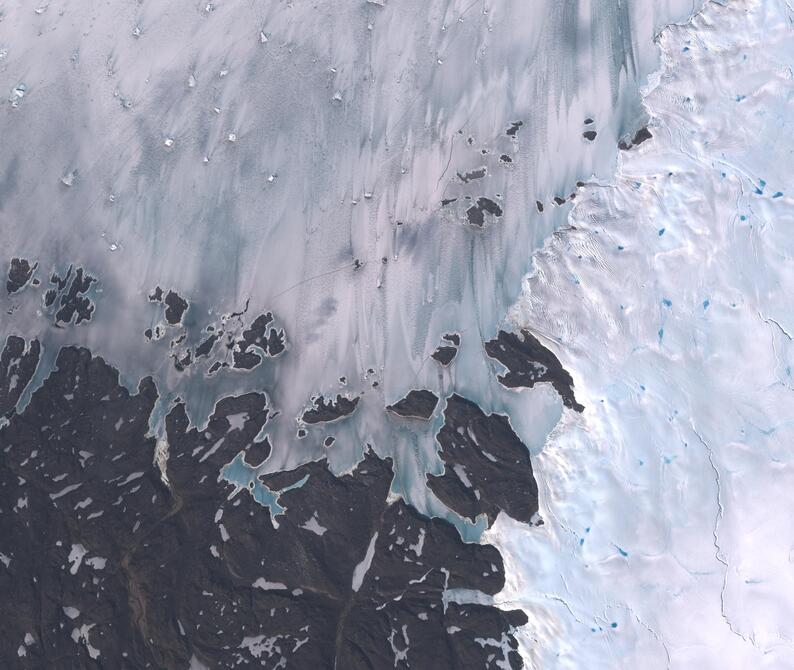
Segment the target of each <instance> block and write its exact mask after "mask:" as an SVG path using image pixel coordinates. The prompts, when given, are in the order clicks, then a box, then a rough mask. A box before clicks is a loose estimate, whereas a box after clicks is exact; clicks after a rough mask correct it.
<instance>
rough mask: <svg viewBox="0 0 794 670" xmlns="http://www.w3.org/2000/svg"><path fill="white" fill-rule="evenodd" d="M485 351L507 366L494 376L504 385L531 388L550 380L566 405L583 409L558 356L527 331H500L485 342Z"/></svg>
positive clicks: (577, 409) (578, 409)
mask: <svg viewBox="0 0 794 670" xmlns="http://www.w3.org/2000/svg"><path fill="white" fill-rule="evenodd" d="M485 353H487V354H488V355H489V356H490V357H491V358H495V359H496V360H497V361H499V362H500V363H501V364H502V365H504V366H505V367H506V368H507V372H506V373H505V374H503V375H499V376H498V377H497V379H498V380H499V382H500V383H501V384H502V385H503V386H506V387H507V388H532V387H533V386H535V384H538V383H543V382H546V383H549V384H551V385H552V386H553V387H554V390H555V391H557V393H559V394H560V397H561V398H562V402H563V404H564V405H565V406H566V407H569V408H571V409H574V410H576V411H577V412H583V411H584V406H583V405H580V404H579V403H578V402H577V401H576V398H575V397H574V392H573V378H572V377H571V375H570V373H569V372H568V371H567V370H565V369H564V368H563V367H562V364H561V363H560V361H559V359H558V358H557V357H556V356H555V355H554V354H553V353H552V352H551V351H549V350H548V349H547V348H546V347H544V346H543V345H542V344H541V343H540V341H539V340H538V339H537V338H536V337H535V336H534V335H532V333H530V332H529V331H528V330H521V332H520V333H507V332H505V331H503V330H500V331H499V334H498V335H497V336H496V338H495V339H493V340H490V341H489V342H486V343H485Z"/></svg>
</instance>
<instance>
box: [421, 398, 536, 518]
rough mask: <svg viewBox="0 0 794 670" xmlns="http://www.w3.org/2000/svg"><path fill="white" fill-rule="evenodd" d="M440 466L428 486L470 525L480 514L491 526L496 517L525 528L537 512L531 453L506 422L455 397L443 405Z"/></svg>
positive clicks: (439, 437)
mask: <svg viewBox="0 0 794 670" xmlns="http://www.w3.org/2000/svg"><path fill="white" fill-rule="evenodd" d="M436 440H437V442H438V444H439V446H440V447H441V449H440V451H439V456H440V457H441V460H442V461H444V465H445V468H444V472H443V474H441V475H428V477H427V480H428V486H429V487H430V489H431V490H432V491H433V493H435V494H436V496H438V498H439V499H440V500H441V501H442V502H443V503H444V504H445V505H446V506H447V507H449V508H450V509H452V510H454V511H455V512H457V513H458V514H460V515H461V516H464V517H466V518H468V519H471V520H472V521H474V520H475V519H476V518H477V516H478V515H480V514H484V515H485V516H486V517H487V519H488V525H489V526H490V525H491V524H493V522H494V521H495V520H496V517H497V516H498V515H499V512H500V511H504V512H505V513H507V514H508V515H509V516H511V517H512V518H514V519H516V520H517V521H523V522H529V521H530V519H531V518H532V516H533V515H534V514H535V512H537V511H538V487H537V484H536V483H535V477H534V475H533V474H532V464H531V463H530V459H529V451H528V450H527V448H526V446H525V445H524V444H523V443H522V442H521V440H520V439H519V437H518V436H517V435H516V434H515V432H514V431H513V429H512V427H511V426H510V422H509V420H508V418H507V417H506V416H504V415H501V414H486V413H485V412H483V411H482V409H480V407H478V406H477V405H476V404H475V403H473V402H472V401H470V400H467V399H466V398H463V397H461V396H459V395H457V394H453V395H452V396H450V397H449V398H448V399H447V405H446V408H445V409H444V425H443V426H442V428H441V430H440V431H439V432H438V435H437V436H436Z"/></svg>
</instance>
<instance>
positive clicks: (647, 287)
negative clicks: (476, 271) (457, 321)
mask: <svg viewBox="0 0 794 670" xmlns="http://www.w3.org/2000/svg"><path fill="white" fill-rule="evenodd" d="M792 25H794V11H793V10H792V7H791V5H790V4H789V3H786V2H783V1H779V0H764V1H761V0H745V1H741V2H731V3H726V6H721V5H719V4H715V3H710V4H708V5H707V6H706V7H705V9H704V11H703V12H702V13H701V14H700V15H698V16H697V17H696V18H694V20H693V21H692V22H691V23H690V24H688V25H685V26H680V27H671V28H669V29H667V30H665V31H664V33H663V35H662V37H661V40H660V44H661V47H662V50H663V54H664V67H663V69H662V71H661V73H660V74H659V75H658V76H657V77H654V78H653V79H652V82H651V85H650V86H649V90H648V91H647V95H646V96H645V105H646V108H647V110H648V112H649V114H650V116H651V119H652V121H651V125H650V128H651V131H652V133H653V135H654V138H653V140H651V141H648V142H646V143H645V144H643V145H641V146H640V147H638V148H635V149H633V150H631V151H629V152H626V153H624V154H623V156H622V160H621V162H620V165H619V169H618V173H617V175H616V177H615V179H614V180H612V181H610V182H608V183H603V184H601V185H592V186H589V187H588V188H587V189H586V195H585V196H584V198H583V200H582V201H581V202H580V203H579V205H578V206H577V207H576V208H575V209H574V211H573V213H572V215H571V223H572V224H573V225H574V226H575V227H576V229H575V230H569V231H566V232H565V233H564V234H562V235H559V236H555V237H554V238H552V239H551V240H550V241H549V242H548V243H547V244H546V246H545V247H544V249H543V250H542V251H541V252H540V253H539V254H537V256H536V257H535V269H534V272H533V273H532V275H531V276H530V277H529V279H528V281H527V282H526V285H525V290H524V294H523V297H522V299H521V301H520V302H519V304H518V305H517V307H516V308H515V310H514V312H513V318H514V319H515V321H516V322H518V323H521V324H522V325H529V326H530V327H533V328H535V329H536V330H538V331H540V332H542V333H545V334H546V335H548V336H549V337H550V338H554V339H555V340H556V342H557V346H556V350H557V351H558V353H559V356H560V358H561V360H562V363H563V365H564V366H565V367H566V368H567V369H568V370H569V371H570V372H571V373H572V375H573V377H574V379H575V382H576V387H577V393H578V394H580V396H579V397H580V399H581V401H582V402H583V404H584V405H585V406H586V407H587V409H586V411H585V412H584V414H583V415H581V416H580V415H575V414H573V413H571V414H566V415H565V417H564V419H563V421H562V422H561V424H560V425H559V426H558V428H557V429H556V430H555V431H554V433H553V434H552V436H551V437H550V438H549V440H548V442H547V444H546V446H545V449H544V451H543V453H542V454H541V455H540V456H539V457H538V458H537V459H536V460H535V474H536V476H537V477H538V479H539V483H540V491H541V515H542V516H543V517H544V518H545V519H546V521H547V523H546V524H545V525H544V526H543V527H542V528H540V529H535V528H533V529H527V528H525V527H522V526H521V525H520V524H515V523H513V522H511V521H510V520H509V519H507V518H506V517H504V516H503V517H502V518H500V520H499V522H497V524H496V526H495V527H494V529H493V531H492V532H489V533H488V536H489V540H491V541H495V542H496V543H497V544H498V545H499V546H500V548H501V550H502V551H503V552H504V554H505V557H506V565H507V574H508V579H509V580H510V581H511V584H510V587H509V588H508V589H507V590H506V591H505V592H504V593H503V594H500V596H499V598H498V600H499V601H500V602H502V601H504V602H510V604H511V606H521V607H525V608H527V610H528V611H529V612H530V613H531V614H530V616H531V619H532V620H531V622H530V625H529V626H528V627H527V628H526V629H525V634H526V636H525V644H526V647H525V649H524V651H525V653H526V655H527V657H528V658H529V659H531V661H532V663H534V664H535V667H541V668H547V667H554V668H588V669H590V670H596V669H601V668H616V667H625V668H644V669H649V670H650V669H655V668H668V667H670V668H721V669H725V668H736V669H744V668H770V669H771V668H775V669H780V668H792V667H794V572H793V571H792V567H791V561H792V540H793V538H794V515H792V502H791V491H792V489H793V488H794V451H793V450H792V444H794V430H792V428H793V426H792V417H794V396H793V395H792V392H793V391H794V386H793V385H792V378H791V366H792V364H793V363H794V346H793V344H792V337H793V336H794V292H792V287H794V263H792V257H793V256H794V236H792V227H793V226H794V209H793V208H792V196H794V193H792V191H791V189H792V188H794V160H792V159H793V158H794V156H793V154H794V84H793V82H792V67H793V66H794V31H793V30H792Z"/></svg>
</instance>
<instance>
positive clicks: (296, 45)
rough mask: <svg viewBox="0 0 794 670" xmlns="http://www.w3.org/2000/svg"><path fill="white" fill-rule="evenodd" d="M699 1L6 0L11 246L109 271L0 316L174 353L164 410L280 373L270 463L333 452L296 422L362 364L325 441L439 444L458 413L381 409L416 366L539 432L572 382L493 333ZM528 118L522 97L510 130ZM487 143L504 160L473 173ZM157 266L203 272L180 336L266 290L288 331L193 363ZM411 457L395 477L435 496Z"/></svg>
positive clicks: (605, 161)
mask: <svg viewBox="0 0 794 670" xmlns="http://www.w3.org/2000/svg"><path fill="white" fill-rule="evenodd" d="M694 4H695V3H693V2H692V1H691V0H664V1H660V2H654V3H652V4H651V3H648V2H646V1H645V0H636V1H634V2H620V3H617V2H614V0H591V1H588V2H573V1H570V0H566V1H560V0H548V1H545V2H505V1H497V2H476V1H475V2H472V1H471V0H465V1H464V0H431V1H429V2H428V1H427V0H407V1H396V0H386V1H385V2H384V3H375V2H365V1H364V0H353V1H350V2H338V1H336V0H334V1H321V2H308V1H305V0H295V1H291V2H275V1H264V0H259V1H257V2H248V3H242V2H233V1H228V0H209V1H208V2H204V1H202V2H197V1H195V0H189V1H187V0H175V1H174V2H168V3H158V2H144V3H136V2H133V3H130V2H126V1H122V0H111V1H110V2H105V3H100V4H92V3H76V2H66V1H65V0H52V1H51V2H46V1H42V2H41V3H39V4H38V5H33V4H30V3H22V2H12V3H6V4H5V5H4V7H3V9H2V12H3V13H2V21H0V54H2V55H0V89H2V91H3V92H4V95H3V105H2V108H1V110H0V137H2V167H1V168H0V249H2V250H3V254H4V255H7V256H9V257H10V256H11V255H12V254H13V255H19V256H22V257H26V258H29V259H31V260H35V261H38V262H39V264H40V265H39V267H40V270H39V272H40V276H41V277H42V278H44V279H45V281H46V278H47V277H48V275H49V272H50V271H51V270H52V269H57V270H58V271H59V272H63V271H65V270H66V268H67V267H68V266H69V265H70V264H72V263H73V264H75V265H76V266H81V267H84V268H85V269H86V271H87V272H90V273H91V274H92V275H93V276H95V277H97V278H98V280H99V282H98V284H96V285H95V286H94V287H93V288H92V292H93V295H94V297H95V299H96V300H95V301H96V310H95V312H94V316H93V319H92V323H91V324H90V325H88V326H87V327H84V324H81V325H80V326H79V327H71V328H64V329H53V328H52V326H51V324H50V323H49V322H48V321H47V319H46V318H45V317H43V316H42V315H41V314H39V313H37V307H38V306H39V305H38V304H37V302H36V300H33V301H32V302H31V301H29V300H26V299H25V296H26V295H28V294H27V293H26V292H25V291H28V289H25V291H22V292H20V294H18V296H17V294H15V296H14V297H13V298H12V299H9V298H6V296H3V301H6V304H4V305H3V308H4V312H5V311H6V310H7V309H11V313H10V314H8V316H7V317H6V318H4V319H3V320H2V321H0V337H4V336H5V334H6V333H8V332H17V333H24V334H25V335H26V336H27V337H33V336H36V335H38V336H40V337H41V338H42V340H43V346H44V354H43V356H44V358H43V361H44V362H43V364H42V366H41V369H40V374H39V376H38V377H37V381H39V382H40V380H41V376H42V375H45V374H46V372H47V371H48V366H50V365H51V364H52V362H53V360H54V355H55V352H56V351H57V349H58V347H60V346H61V345H63V344H67V343H76V344H82V345H88V346H90V347H91V349H92V351H93V352H94V353H96V354H99V355H103V356H105V357H106V358H107V359H108V360H109V361H111V362H112V363H113V364H114V365H116V366H118V367H119V369H120V370H122V371H123V374H124V375H125V377H126V383H128V384H129V385H130V386H131V387H134V385H135V382H136V380H137V377H140V376H142V375H144V374H149V373H151V372H152V371H155V372H156V382H157V385H158V389H159V390H160V392H161V394H162V401H161V405H162V406H161V407H160V408H159V409H158V410H157V414H156V417H155V419H154V420H153V423H155V424H156V423H157V417H159V416H162V414H163V412H164V411H165V409H166V407H167V404H168V403H169V402H170V401H171V400H172V399H174V398H175V397H177V396H179V397H181V398H183V399H185V400H186V402H187V403H188V409H189V412H190V416H191V418H192V420H193V421H194V422H195V423H197V424H201V423H203V422H204V421H205V420H206V417H207V416H208V414H209V412H210V411H211V409H212V407H213V405H214V403H215V402H216V400H217V399H218V398H220V397H223V396H224V395H228V394H230V393H239V392H242V391H246V390H250V389H253V388H256V389H264V390H266V391H267V392H268V394H269V396H270V397H271V399H272V401H273V404H274V406H275V407H276V408H278V409H279V410H280V411H281V415H280V416H279V418H278V419H277V420H276V421H275V422H274V423H273V429H272V435H271V441H272V443H273V445H274V454H273V457H272V459H271V461H270V462H269V464H268V466H267V467H268V469H278V468H280V467H285V466H289V465H295V464H296V463H298V462H301V461H305V460H308V459H311V458H316V457H318V455H320V454H321V453H323V452H324V449H323V447H322V440H323V437H324V434H322V433H318V432H317V431H315V432H312V433H311V434H310V436H309V438H307V439H306V440H305V441H304V442H302V443H300V444H296V443H295V440H294V437H295V431H296V424H295V417H297V416H298V415H299V414H300V413H301V412H302V410H303V409H304V408H305V407H307V406H308V404H309V401H310V396H311V394H313V393H315V392H320V393H325V394H331V393H336V392H339V391H345V390H346V391H348V392H351V393H359V392H362V391H364V390H367V394H366V395H365V397H364V398H363V399H362V401H361V404H360V408H359V410H358V411H357V413H356V415H355V417H352V418H351V419H350V421H349V422H347V423H345V424H340V425H339V427H338V429H337V428H335V434H336V436H337V437H338V438H340V437H347V438H349V439H337V442H336V445H335V449H334V450H332V451H331V452H330V454H329V457H330V459H331V461H332V465H333V467H334V468H335V469H337V470H338V469H341V468H345V467H349V466H350V465H351V464H352V463H353V462H354V461H355V460H356V459H357V458H358V457H359V456H360V454H361V451H362V449H363V448H364V444H365V443H366V442H372V443H373V445H374V446H375V448H377V449H378V450H379V451H380V452H381V453H387V452H393V453H396V454H398V470H399V471H400V472H403V471H404V470H405V469H406V468H407V469H408V471H410V472H415V473H417V474H418V473H421V472H423V471H424V470H434V469H435V470H436V471H438V470H439V468H440V463H439V462H438V461H437V459H436V457H435V447H434V444H433V441H432V435H433V434H434V432H435V431H436V430H437V429H438V421H435V422H431V424H430V425H428V426H427V428H426V430H425V429H424V428H423V429H422V430H420V431H419V432H418V433H417V432H416V431H413V430H406V429H402V428H399V429H398V428H394V427H393V426H392V424H390V423H389V422H388V421H384V419H383V408H384V406H385V405H386V404H389V403H392V402H394V401H396V400H398V399H399V398H401V397H403V396H404V394H405V393H406V392H407V391H408V390H409V389H410V388H412V387H416V386H424V387H428V388H431V389H433V390H435V391H437V392H446V391H448V390H449V389H450V388H451V387H452V385H453V383H454V384H455V386H456V388H457V390H459V391H460V392H462V393H465V394H466V395H467V396H468V397H471V398H472V399H474V400H477V401H478V402H479V403H481V404H482V405H483V406H484V407H485V408H486V409H488V410H489V411H492V410H497V411H505V410H510V409H513V408H517V407H521V408H522V409H521V412H520V416H516V417H514V420H515V421H516V422H518V423H519V424H520V428H521V431H520V432H521V437H522V438H523V439H524V441H525V442H527V443H528V444H530V445H532V446H533V447H534V448H535V449H537V448H539V447H540V445H541V444H542V442H543V440H544V439H545V436H546V434H547V433H548V430H549V429H550V427H551V426H552V425H553V424H554V422H555V421H556V419H557V416H558V414H559V404H558V401H557V400H556V399H555V398H554V397H553V395H551V394H549V393H546V392H545V391H540V392H537V393H534V394H532V397H533V401H531V402H530V401H527V400H525V399H523V397H522V399H521V400H520V401H519V400H518V399H517V398H516V397H513V396H512V395H511V396H509V397H508V398H507V399H505V397H503V395H500V393H501V392H500V391H499V390H498V389H497V388H496V382H495V380H494V376H493V374H492V371H491V369H489V367H488V365H487V364H486V362H485V357H484V356H483V352H482V341H483V340H485V339H488V338H490V337H491V336H493V335H494V334H495V332H496V329H497V327H498V325H499V322H500V321H501V320H502V319H503V317H504V314H505V312H506V310H507V308H508V307H509V306H510V305H511V304H512V303H513V302H514V301H515V300H516V298H517V297H518V295H519V293H520V289H521V278H522V277H523V276H524V275H525V273H526V272H527V271H528V270H529V269H530V263H531V254H532V252H533V251H535V250H536V249H537V248H539V247H540V245H541V244H542V241H543V239H544V238H545V237H546V236H547V235H548V234H549V233H550V232H551V231H552V230H554V229H555V228H556V227H558V226H559V225H561V224H562V223H563V222H564V219H565V215H566V213H567V209H568V207H569V206H570V205H566V206H565V207H561V208H558V207H554V206H551V205H550V203H551V201H552V199H553V197H555V196H561V197H563V198H565V197H567V196H568V195H569V194H570V193H572V192H573V190H574V183H575V182H576V180H578V179H583V178H586V177H588V176H589V175H591V174H592V173H596V174H599V175H601V176H602V177H604V178H607V177H608V176H609V175H610V174H612V173H613V171H614V159H615V153H616V149H615V147H616V143H617V140H618V138H619V137H621V136H622V135H624V134H625V133H627V132H632V131H633V130H635V129H636V128H637V126H638V125H639V124H641V123H642V110H641V108H640V104H639V95H638V89H639V86H640V85H641V83H642V82H644V81H645V79H646V77H647V75H648V73H649V72H651V71H653V70H654V69H656V67H657V66H658V60H657V59H658V54H657V50H656V47H655V45H654V44H653V36H654V34H655V32H656V31H657V30H658V29H659V28H660V27H661V26H662V25H664V24H665V23H667V22H669V21H676V20H683V19H685V18H686V17H687V16H688V15H689V14H690V12H691V11H692V10H693V8H694ZM586 117H591V118H593V119H594V120H595V127H596V129H597V131H598V136H597V138H596V139H595V141H594V142H592V143H590V142H588V141H587V140H585V139H584V138H583V137H582V132H583V129H584V127H583V122H584V119H585V118H586ZM514 121H523V124H524V125H523V126H522V127H521V128H520V130H519V132H518V133H517V134H516V135H515V136H514V137H512V138H511V137H509V136H507V135H506V133H505V131H506V130H507V128H509V127H510V124H511V123H512V122H514ZM469 138H471V142H469ZM503 153H505V154H509V155H510V156H511V157H512V163H511V164H510V166H511V167H507V166H506V164H505V163H504V162H503V161H502V162H500V160H499V157H500V156H501V155H502V154H503ZM482 166H485V167H486V168H487V175H486V177H484V178H483V179H480V180H474V181H470V182H468V183H466V184H462V183H460V182H461V180H460V179H459V178H457V177H456V174H457V173H458V172H461V173H462V174H465V173H466V172H468V171H471V170H477V169H479V168H480V167H482ZM463 194H469V195H472V196H474V197H479V196H487V197H489V198H492V199H494V200H496V201H498V202H499V203H500V207H501V208H502V209H503V211H504V215H503V216H502V217H501V218H500V219H499V220H497V221H491V220H489V221H487V222H486V226H485V228H484V229H483V230H478V229H474V228H472V227H471V226H467V225H466V224H465V222H464V220H463V217H462V212H461V211H460V209H459V208H456V207H453V208H450V209H443V210H442V207H441V200H442V199H443V198H447V197H454V196H455V195H463ZM537 200H539V201H542V202H543V203H545V204H546V211H545V213H544V214H543V215H540V214H538V212H537V209H536V206H535V202H536V201H537ZM400 223H401V224H402V225H399V224H400ZM384 258H385V259H386V262H385V263H384V262H383V260H382V259H384ZM356 259H357V260H358V261H360V262H361V263H362V264H363V267H361V269H359V270H358V271H355V270H354V264H355V261H356ZM3 262H7V260H6V259H4V261H3ZM157 285H159V286H162V287H164V288H166V289H168V288H174V289H176V290H177V291H178V292H179V294H180V295H182V296H183V297H185V298H186V299H188V300H189V302H190V308H189V310H188V312H187V314H186V315H185V325H186V327H187V328H188V339H187V341H186V342H187V343H189V344H192V345H193V346H195V344H197V342H198V341H199V339H200V335H201V329H202V328H204V327H205V326H206V325H208V324H210V323H213V322H215V323H217V322H218V321H219V319H220V317H221V315H222V314H224V313H228V312H234V311H239V310H241V309H243V308H244V306H245V305H246V302H247V301H249V299H250V305H249V311H248V314H249V315H251V317H253V316H255V315H257V314H260V313H263V312H264V311H266V310H271V311H273V313H274V315H275V316H276V318H277V320H278V323H279V324H280V327H281V326H283V327H284V328H285V329H286V333H287V339H288V342H289V350H288V352H287V354H286V355H284V356H282V357H281V358H279V359H274V360H272V361H271V360H267V361H265V363H264V364H263V365H262V366H260V367H259V368H258V369H257V370H256V371H255V372H254V373H251V374H250V375H247V376H242V375H239V374H236V373H226V372H224V373H220V374H218V375H216V376H214V377H213V378H211V379H208V378H205V376H204V374H203V372H204V369H206V366H203V367H202V366H193V367H191V368H189V369H188V370H187V371H185V372H181V373H180V372H177V371H176V370H175V369H174V366H173V364H172V361H171V359H170V358H169V357H168V341H169V339H171V338H170V337H165V338H163V339H162V340H160V341H158V342H147V341H146V340H145V339H144V337H143V332H144V329H146V328H150V327H155V326H156V325H157V324H158V323H159V322H161V321H162V313H161V311H162V310H161V309H160V306H159V305H153V304H151V303H150V302H149V301H148V300H147V295H148V294H149V292H150V291H152V289H153V288H154V287H155V286H157ZM450 331H452V332H460V333H462V335H463V344H462V348H461V352H460V354H459V356H458V359H457V361H456V363H455V365H454V366H453V368H451V370H450V371H449V372H447V373H445V374H444V375H442V376H441V377H440V376H439V369H438V367H437V366H436V365H435V363H434V362H433V361H431V360H430V359H429V354H430V353H431V352H432V350H433V349H434V348H435V346H436V345H437V344H438V340H439V337H440V335H441V334H442V333H444V332H450ZM369 369H372V370H373V371H374V372H373V373H367V370H369ZM340 376H345V377H346V378H347V379H348V386H347V387H346V389H340V388H339V386H338V383H337V379H338V378H339V377H340ZM373 381H378V382H379V386H378V387H377V390H376V391H375V390H372V382H373ZM34 386H35V384H34ZM23 402H24V399H23ZM155 429H156V426H155ZM422 431H424V432H422ZM414 454H416V455H417V456H416V457H415V456H414ZM406 463H407V464H408V465H406ZM412 477H413V475H412V476H411V477H409V479H411V478H412ZM413 478H414V479H416V480H417V481H418V482H419V483H418V484H411V483H410V482H408V483H403V484H400V483H399V481H398V484H397V486H398V488H399V487H400V486H404V487H413V488H414V491H413V493H412V494H411V495H412V496H413V497H414V498H415V501H416V502H417V504H419V505H420V507H421V506H422V501H421V497H422V496H424V495H425V489H424V486H423V485H422V483H421V482H422V481H423V477H418V478H417V477H413Z"/></svg>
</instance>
